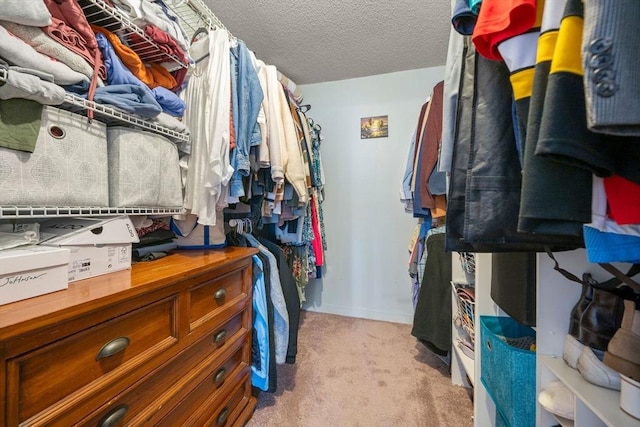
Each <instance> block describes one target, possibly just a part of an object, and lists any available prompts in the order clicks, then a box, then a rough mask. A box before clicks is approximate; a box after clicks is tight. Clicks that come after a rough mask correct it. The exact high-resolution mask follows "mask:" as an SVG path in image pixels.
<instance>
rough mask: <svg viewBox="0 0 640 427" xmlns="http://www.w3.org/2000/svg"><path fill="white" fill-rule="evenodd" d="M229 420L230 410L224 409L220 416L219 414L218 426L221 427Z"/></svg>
mask: <svg viewBox="0 0 640 427" xmlns="http://www.w3.org/2000/svg"><path fill="white" fill-rule="evenodd" d="M227 418H229V408H226V407H225V408H224V409H222V411H220V414H218V418H217V419H216V425H217V426H221V425H222V424H224V423H225V422H226V421H227Z"/></svg>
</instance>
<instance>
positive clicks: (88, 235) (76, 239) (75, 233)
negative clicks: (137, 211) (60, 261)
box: [40, 215, 140, 246]
mask: <svg viewBox="0 0 640 427" xmlns="http://www.w3.org/2000/svg"><path fill="white" fill-rule="evenodd" d="M40 233H41V234H44V235H47V234H51V235H52V236H53V237H52V238H50V239H47V240H46V241H44V242H41V244H44V245H49V246H68V245H107V244H120V243H138V242H140V239H139V238H138V233H137V232H136V229H135V227H134V226H133V223H132V222H131V219H130V218H129V217H128V216H126V215H124V216H118V217H106V218H82V217H77V218H53V219H50V220H46V221H43V222H42V223H41V224H40Z"/></svg>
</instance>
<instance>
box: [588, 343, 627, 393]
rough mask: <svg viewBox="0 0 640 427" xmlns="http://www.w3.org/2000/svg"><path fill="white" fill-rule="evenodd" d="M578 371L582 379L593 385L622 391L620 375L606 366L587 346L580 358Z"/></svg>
mask: <svg viewBox="0 0 640 427" xmlns="http://www.w3.org/2000/svg"><path fill="white" fill-rule="evenodd" d="M595 351H596V352H597V351H598V350H595ZM600 353H601V352H600ZM577 369H578V372H580V374H581V375H582V377H583V378H584V379H585V380H587V381H588V382H590V383H591V384H595V385H597V386H600V387H605V388H609V389H611V390H620V374H619V373H618V372H616V371H615V370H613V369H611V368H610V367H608V366H607V365H605V364H604V363H603V362H602V361H601V360H600V359H599V358H598V356H596V353H595V352H594V350H593V349H592V348H591V347H588V346H585V347H584V349H583V350H582V354H581V355H580V357H579V358H578V363H577Z"/></svg>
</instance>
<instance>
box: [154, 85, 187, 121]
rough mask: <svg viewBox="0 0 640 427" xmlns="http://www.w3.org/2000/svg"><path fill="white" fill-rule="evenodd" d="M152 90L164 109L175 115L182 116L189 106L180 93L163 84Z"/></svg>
mask: <svg viewBox="0 0 640 427" xmlns="http://www.w3.org/2000/svg"><path fill="white" fill-rule="evenodd" d="M151 92H152V93H153V96H154V97H155V98H156V101H158V104H160V106H161V107H162V111H164V112H165V113H168V114H171V115H172V116H175V117H182V116H183V115H184V110H185V109H186V107H187V106H186V105H185V103H184V101H183V100H182V99H180V98H179V97H178V95H176V94H175V93H173V92H171V91H170V90H169V89H166V88H163V87H162V86H158V87H156V88H153V89H152V90H151Z"/></svg>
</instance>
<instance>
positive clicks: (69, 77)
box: [0, 26, 89, 85]
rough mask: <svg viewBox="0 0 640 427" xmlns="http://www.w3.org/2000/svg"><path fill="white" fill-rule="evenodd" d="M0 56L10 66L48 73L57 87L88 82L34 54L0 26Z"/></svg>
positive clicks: (61, 66)
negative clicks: (10, 64)
mask: <svg viewBox="0 0 640 427" xmlns="http://www.w3.org/2000/svg"><path fill="white" fill-rule="evenodd" d="M0 56H1V57H3V58H4V59H6V60H7V61H8V62H10V63H12V64H15V65H19V66H21V67H26V68H33V69H35V70H40V71H44V72H46V73H49V74H51V75H53V77H54V81H55V83H57V84H59V85H69V84H75V83H79V82H81V81H83V80H89V79H88V78H87V76H85V75H84V74H81V73H78V72H77V71H73V70H72V69H71V68H69V67H68V66H67V65H65V64H63V63H61V62H58V61H54V60H53V59H51V58H49V57H48V56H46V55H43V54H41V53H39V52H36V50H35V49H34V48H32V47H31V46H29V45H28V44H26V43H25V42H24V41H22V40H20V39H19V38H18V37H16V36H14V35H12V34H10V33H9V32H8V31H7V30H6V29H5V28H4V27H3V26H0Z"/></svg>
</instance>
